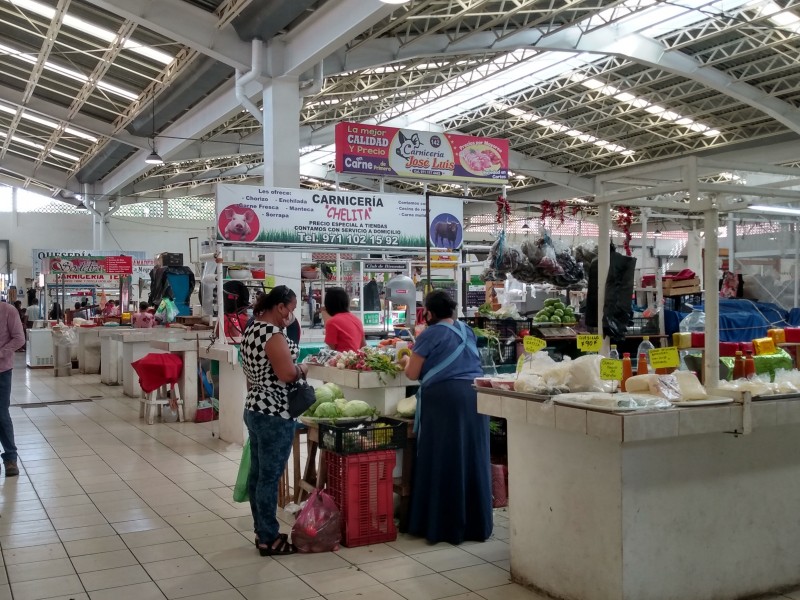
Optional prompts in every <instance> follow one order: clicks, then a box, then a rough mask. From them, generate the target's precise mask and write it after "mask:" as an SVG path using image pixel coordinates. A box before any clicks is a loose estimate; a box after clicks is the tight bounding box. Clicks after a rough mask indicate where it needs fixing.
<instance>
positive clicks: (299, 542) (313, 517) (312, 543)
mask: <svg viewBox="0 0 800 600" xmlns="http://www.w3.org/2000/svg"><path fill="white" fill-rule="evenodd" d="M341 539H342V520H341V514H340V513H339V509H338V508H336V503H335V502H334V501H333V498H331V496H330V495H329V494H327V493H325V492H323V491H322V490H314V491H313V492H311V496H310V497H309V498H308V501H307V502H306V505H305V506H304V507H303V510H301V511H300V514H299V515H298V517H297V520H296V521H295V522H294V525H293V526H292V544H294V545H295V547H296V548H297V549H298V550H299V551H300V552H331V551H333V550H338V549H339V542H340V541H341Z"/></svg>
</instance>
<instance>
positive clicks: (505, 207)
mask: <svg viewBox="0 0 800 600" xmlns="http://www.w3.org/2000/svg"><path fill="white" fill-rule="evenodd" d="M503 214H505V215H506V216H510V215H511V204H509V202H508V200H507V199H506V198H504V197H503V196H498V197H497V222H498V223H502V222H503Z"/></svg>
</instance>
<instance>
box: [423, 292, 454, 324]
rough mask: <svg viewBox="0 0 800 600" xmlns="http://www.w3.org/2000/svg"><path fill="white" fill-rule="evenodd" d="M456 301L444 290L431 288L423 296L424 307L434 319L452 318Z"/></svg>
mask: <svg viewBox="0 0 800 600" xmlns="http://www.w3.org/2000/svg"><path fill="white" fill-rule="evenodd" d="M456 306H458V303H457V302H456V301H455V300H453V299H452V298H451V297H450V296H449V295H448V294H447V292H445V291H444V290H433V291H432V292H431V293H430V294H428V295H427V296H426V297H425V308H426V309H427V310H428V312H430V313H431V314H432V315H433V316H434V317H435V318H436V320H437V321H438V320H440V319H452V318H453V315H454V314H455V310H456Z"/></svg>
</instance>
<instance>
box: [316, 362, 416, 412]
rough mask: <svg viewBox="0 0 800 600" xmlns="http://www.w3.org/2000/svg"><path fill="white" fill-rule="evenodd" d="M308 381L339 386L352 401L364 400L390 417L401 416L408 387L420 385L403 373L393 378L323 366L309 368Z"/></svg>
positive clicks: (379, 374)
mask: <svg viewBox="0 0 800 600" xmlns="http://www.w3.org/2000/svg"><path fill="white" fill-rule="evenodd" d="M308 378H309V379H318V380H320V381H324V382H325V383H328V382H331V383H335V384H336V385H338V386H339V387H340V388H342V392H343V393H344V397H345V398H347V399H348V400H363V401H364V402H366V403H367V404H369V405H370V406H373V407H375V408H377V409H378V411H379V412H380V414H382V415H389V416H391V415H393V414H395V413H396V412H397V403H398V402H400V400H402V399H403V398H405V397H406V387H407V386H411V385H418V384H419V382H417V381H411V380H410V379H409V378H408V377H406V376H405V375H404V374H403V373H400V374H399V375H398V376H397V377H392V376H391V375H386V374H383V373H376V372H374V371H371V372H361V371H355V370H352V369H337V368H335V367H323V366H319V365H309V367H308Z"/></svg>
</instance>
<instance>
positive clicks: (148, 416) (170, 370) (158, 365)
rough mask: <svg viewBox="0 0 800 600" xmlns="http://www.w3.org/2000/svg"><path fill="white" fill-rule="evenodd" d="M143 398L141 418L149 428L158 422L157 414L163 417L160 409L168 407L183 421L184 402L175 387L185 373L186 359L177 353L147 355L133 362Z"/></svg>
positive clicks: (140, 404) (140, 409) (140, 402)
mask: <svg viewBox="0 0 800 600" xmlns="http://www.w3.org/2000/svg"><path fill="white" fill-rule="evenodd" d="M131 366H132V367H133V369H134V371H136V374H137V375H138V376H139V385H140V386H141V387H142V397H141V398H140V399H139V417H141V418H144V419H145V420H146V421H147V424H148V425H152V424H153V422H154V421H155V415H156V412H158V413H159V415H161V407H162V406H164V405H166V404H169V405H170V407H171V408H172V410H174V411H176V412H177V413H178V421H183V420H184V418H185V417H184V414H183V399H182V398H181V395H180V390H179V388H177V387H175V384H176V383H178V381H179V380H180V377H181V372H182V371H183V360H182V359H181V357H180V356H176V355H175V354H156V353H151V354H146V355H145V356H143V357H142V358H140V359H139V360H137V361H135V362H132V363H131Z"/></svg>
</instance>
